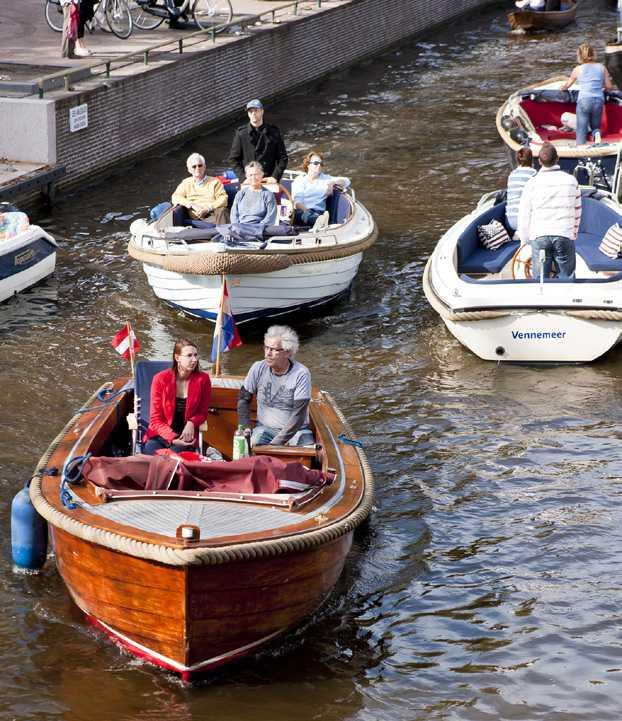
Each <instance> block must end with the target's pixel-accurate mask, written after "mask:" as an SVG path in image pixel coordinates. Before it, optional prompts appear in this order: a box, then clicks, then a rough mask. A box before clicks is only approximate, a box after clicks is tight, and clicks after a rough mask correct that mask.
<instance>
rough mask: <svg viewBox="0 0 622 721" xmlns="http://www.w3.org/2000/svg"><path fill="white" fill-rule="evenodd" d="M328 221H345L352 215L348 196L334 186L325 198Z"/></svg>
mask: <svg viewBox="0 0 622 721" xmlns="http://www.w3.org/2000/svg"><path fill="white" fill-rule="evenodd" d="M326 210H328V218H329V223H345V222H346V221H348V220H350V216H351V215H352V204H351V202H350V198H349V197H348V196H347V195H346V194H345V193H344V192H343V191H341V190H340V189H339V188H335V189H334V190H333V192H332V194H331V195H329V196H328V198H326Z"/></svg>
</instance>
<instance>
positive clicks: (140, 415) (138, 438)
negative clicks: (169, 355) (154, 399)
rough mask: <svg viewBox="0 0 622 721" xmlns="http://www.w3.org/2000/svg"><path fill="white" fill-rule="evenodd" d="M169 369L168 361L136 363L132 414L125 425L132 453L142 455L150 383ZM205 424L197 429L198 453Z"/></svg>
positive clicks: (149, 400)
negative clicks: (130, 435) (128, 430)
mask: <svg viewBox="0 0 622 721" xmlns="http://www.w3.org/2000/svg"><path fill="white" fill-rule="evenodd" d="M170 367H171V363H170V361H138V363H136V372H135V376H134V413H128V416H127V425H128V427H129V429H130V430H131V431H132V453H133V454H136V453H142V442H143V438H144V436H145V432H146V431H147V427H148V426H149V415H150V411H151V383H152V381H153V377H154V376H155V374H156V373H159V372H160V371H163V370H166V369H167V368H170ZM204 431H207V422H205V423H203V424H202V425H201V427H200V428H199V453H203V432H204Z"/></svg>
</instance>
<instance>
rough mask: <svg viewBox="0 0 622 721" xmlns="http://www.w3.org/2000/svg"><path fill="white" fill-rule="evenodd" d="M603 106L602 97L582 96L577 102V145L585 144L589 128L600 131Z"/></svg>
mask: <svg viewBox="0 0 622 721" xmlns="http://www.w3.org/2000/svg"><path fill="white" fill-rule="evenodd" d="M603 106H604V101H603V99H602V98H582V99H580V100H579V101H578V102H577V145H585V143H586V142H587V134H588V131H589V130H591V131H592V133H594V131H595V130H598V131H599V132H600V125H601V122H602V119H603Z"/></svg>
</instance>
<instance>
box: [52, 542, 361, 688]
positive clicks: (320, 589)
mask: <svg viewBox="0 0 622 721" xmlns="http://www.w3.org/2000/svg"><path fill="white" fill-rule="evenodd" d="M51 535H52V542H53V545H54V551H55V555H56V564H57V567H58V570H59V573H60V574H61V577H62V579H63V581H64V582H65V585H66V586H67V589H68V591H69V593H70V595H71V597H72V598H73V600H74V602H75V603H76V605H77V606H78V607H79V608H80V609H81V610H82V611H83V612H84V614H85V615H86V616H87V618H88V620H89V621H91V622H92V623H93V624H94V625H96V626H97V627H99V628H100V629H102V630H103V631H104V632H105V633H106V634H107V635H109V636H110V637H111V638H112V639H113V640H114V641H115V642H116V643H117V644H118V645H120V646H122V647H123V648H125V649H126V650H127V651H129V652H130V653H132V654H134V655H135V656H137V657H139V658H144V659H145V660H147V661H149V662H151V663H153V664H155V665H158V666H161V667H162V668H165V669H168V670H171V671H174V672H176V673H178V674H180V675H181V676H182V678H183V679H184V680H191V679H192V678H193V677H194V676H198V675H200V674H202V673H205V672H206V671H209V670H210V669H213V668H216V667H217V666H221V665H223V664H226V663H229V662H231V661H234V660H236V659H239V658H242V657H243V656H246V655H248V654H251V653H254V652H255V651H257V650H258V649H259V648H260V647H262V646H264V645H265V644H267V643H269V642H271V641H272V640H273V639H275V638H276V637H277V636H279V635H281V634H282V633H284V632H286V631H287V630H289V629H291V628H294V627H295V626H297V625H298V624H300V622H301V621H303V620H304V619H305V618H307V617H308V616H310V615H311V614H312V613H313V612H314V611H315V610H317V608H319V606H321V605H322V603H323V601H324V600H325V599H326V598H327V596H328V595H329V594H330V592H331V591H332V589H333V588H334V586H335V583H336V582H337V579H338V578H339V576H340V574H341V572H342V570H343V565H344V563H345V560H346V556H347V554H348V552H349V550H350V547H351V545H352V533H349V534H347V535H344V536H341V537H340V538H338V539H336V540H334V541H332V542H329V543H326V544H325V545H322V546H319V547H316V548H312V549H309V550H306V551H303V552H298V553H293V554H291V555H284V556H276V557H272V558H254V559H252V560H248V561H240V562H237V563H228V564H223V565H215V566H212V565H192V566H181V567H180V566H166V565H165V564H160V563H156V562H154V561H149V560H146V559H141V558H134V557H132V556H128V555H126V554H123V553H119V552H117V551H113V550H111V549H108V548H104V547H102V546H98V545H96V544H94V543H90V542H88V541H84V540H82V539H80V538H76V537H75V536H72V535H70V534H68V533H66V532H64V531H62V530H60V529H58V528H52V534H51Z"/></svg>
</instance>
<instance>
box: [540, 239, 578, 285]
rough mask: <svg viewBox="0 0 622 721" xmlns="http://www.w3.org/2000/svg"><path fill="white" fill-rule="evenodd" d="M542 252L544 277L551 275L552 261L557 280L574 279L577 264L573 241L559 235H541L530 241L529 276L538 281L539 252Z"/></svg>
mask: <svg viewBox="0 0 622 721" xmlns="http://www.w3.org/2000/svg"><path fill="white" fill-rule="evenodd" d="M541 250H544V253H545V256H544V277H545V278H548V277H549V276H550V274H551V269H552V267H553V261H555V264H556V265H557V271H558V273H557V277H558V278H572V277H574V270H575V266H576V264H577V259H576V254H575V248H574V241H573V240H570V238H564V237H563V236H561V235H541V236H540V237H539V238H535V240H532V241H531V275H532V276H533V277H534V278H536V280H539V279H540V251H541Z"/></svg>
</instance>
